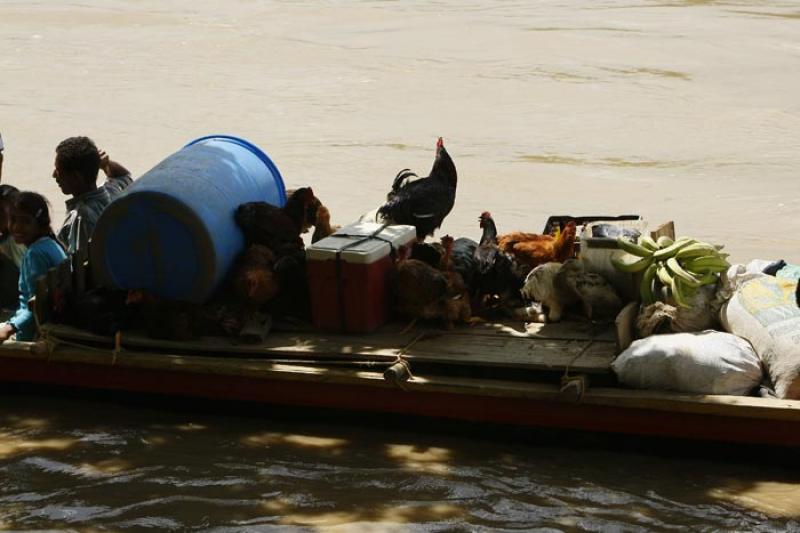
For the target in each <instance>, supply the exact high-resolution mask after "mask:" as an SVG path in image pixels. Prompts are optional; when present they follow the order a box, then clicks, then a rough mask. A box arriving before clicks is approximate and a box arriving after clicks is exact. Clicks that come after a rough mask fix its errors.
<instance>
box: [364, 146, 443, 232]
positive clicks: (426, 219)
mask: <svg viewBox="0 0 800 533" xmlns="http://www.w3.org/2000/svg"><path fill="white" fill-rule="evenodd" d="M457 184H458V175H457V172H456V166H455V164H454V163H453V160H452V159H451V158H450V155H449V154H448V153H447V150H446V149H445V147H444V141H443V140H442V138H441V137H439V140H438V141H437V143H436V159H435V160H434V162H433V168H431V172H430V175H428V176H427V177H425V178H417V176H416V174H414V173H413V172H411V171H410V170H408V169H404V170H402V171H400V173H399V174H398V175H397V177H395V180H394V183H393V184H392V190H391V191H390V192H389V194H388V195H387V201H386V203H385V204H383V205H382V206H381V207H380V208H378V217H379V218H380V219H381V220H382V221H384V222H388V223H390V224H408V225H411V226H414V227H415V228H416V229H417V239H418V240H424V239H425V237H427V236H429V235H433V232H434V231H436V229H437V228H439V227H440V226H441V225H442V221H443V220H444V218H445V217H446V216H447V215H448V214H449V213H450V211H451V210H452V209H453V204H454V203H455V200H456V186H457Z"/></svg>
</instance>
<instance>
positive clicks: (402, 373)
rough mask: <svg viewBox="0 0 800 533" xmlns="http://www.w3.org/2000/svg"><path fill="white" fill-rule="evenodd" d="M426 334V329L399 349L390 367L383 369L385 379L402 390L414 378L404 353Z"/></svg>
mask: <svg viewBox="0 0 800 533" xmlns="http://www.w3.org/2000/svg"><path fill="white" fill-rule="evenodd" d="M424 336H425V332H424V331H422V332H420V333H418V334H417V336H416V337H414V339H413V340H412V341H411V342H409V343H408V344H406V345H405V346H403V347H402V348H400V350H398V352H397V359H395V360H394V362H392V363H391V364H390V365H389V368H387V369H386V370H384V371H383V379H385V380H386V381H388V382H389V383H391V384H393V385H395V386H397V387H398V388H400V389H401V390H406V383H407V382H408V381H410V380H412V379H414V374H412V373H411V363H409V362H408V359H406V358H405V357H403V355H404V354H405V353H406V352H408V350H410V349H411V347H412V346H414V344H416V343H417V341H419V340H420V339H421V338H422V337H424Z"/></svg>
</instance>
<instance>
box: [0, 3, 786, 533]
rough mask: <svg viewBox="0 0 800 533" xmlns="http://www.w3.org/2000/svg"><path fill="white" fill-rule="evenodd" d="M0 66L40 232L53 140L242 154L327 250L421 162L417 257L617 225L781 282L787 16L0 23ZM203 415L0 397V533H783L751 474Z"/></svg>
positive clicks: (151, 17) (422, 430)
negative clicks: (490, 218) (270, 162)
mask: <svg viewBox="0 0 800 533" xmlns="http://www.w3.org/2000/svg"><path fill="white" fill-rule="evenodd" d="M0 46H2V53H0V134H2V136H3V140H4V144H5V146H6V150H5V164H4V167H3V176H2V179H3V182H4V183H11V184H14V185H17V186H18V187H20V188H28V189H34V190H38V191H40V192H43V193H45V194H46V195H47V196H48V197H49V198H50V200H51V202H52V203H53V209H54V211H55V217H54V218H55V219H56V220H59V219H60V217H61V216H63V213H64V208H63V197H61V196H60V194H59V191H58V188H57V187H56V185H55V182H54V181H53V180H52V178H51V177H50V174H51V172H52V162H53V156H54V148H55V146H56V144H57V143H58V142H59V141H60V140H62V139H63V138H65V137H67V136H70V135H75V134H85V135H89V136H91V137H93V138H94V139H95V140H96V141H97V143H98V144H99V145H100V146H101V147H102V148H104V149H106V150H107V151H108V152H109V154H110V155H111V156H112V157H113V158H115V159H117V160H119V161H120V162H122V163H124V164H125V165H126V166H128V167H129V168H130V169H131V170H132V171H133V172H134V175H140V174H142V173H144V172H146V171H147V170H148V169H149V168H151V167H152V166H154V165H155V164H156V163H158V162H159V161H160V160H161V159H163V158H164V157H166V156H167V155H169V154H170V153H172V152H174V151H175V150H177V149H178V148H180V147H181V146H183V145H184V144H185V143H186V142H188V141H189V140H191V139H193V138H195V137H199V136H201V135H206V134H209V133H228V134H234V135H238V136H242V137H245V138H247V139H249V140H251V141H253V142H255V143H256V144H258V145H259V146H260V147H261V148H263V149H264V151H266V152H267V153H268V154H269V155H270V156H271V157H272V158H273V159H274V161H275V162H276V164H277V166H278V167H279V168H280V169H281V172H282V173H283V176H284V178H285V180H286V182H287V184H288V185H289V186H299V185H305V184H310V185H312V186H313V187H314V191H315V192H316V193H317V195H318V196H319V197H320V198H322V200H323V201H324V202H325V203H326V204H327V205H328V206H329V208H330V210H331V212H332V218H333V221H334V222H335V223H346V222H349V221H351V220H353V219H354V218H355V217H356V216H357V215H358V214H360V213H362V212H364V211H367V210H369V209H371V208H373V207H375V206H376V205H377V204H378V203H379V202H380V201H381V199H382V198H383V197H384V196H385V193H386V191H387V189H388V187H389V185H390V184H391V180H392V178H393V177H394V175H395V174H396V172H397V171H398V170H399V169H401V168H405V167H410V168H412V169H415V170H418V171H419V172H423V173H424V172H427V170H428V168H429V166H430V164H431V161H432V158H433V151H434V143H435V140H436V137H437V136H440V135H441V136H444V138H445V142H446V144H447V147H448V149H449V151H450V153H451V155H452V156H453V158H454V160H455V162H456V165H457V166H458V170H459V185H458V197H457V201H456V205H455V208H454V210H453V212H452V214H451V215H450V216H449V217H448V219H447V220H446V221H445V224H444V226H443V227H442V230H441V233H440V234H444V233H445V232H446V233H450V234H453V235H456V236H472V237H473V238H474V237H476V236H477V235H478V233H479V228H478V227H477V217H478V215H479V214H480V213H481V212H482V211H486V210H489V211H491V212H492V214H493V215H494V218H495V220H496V221H497V223H498V226H499V228H500V230H501V231H503V230H504V229H507V230H514V229H526V230H533V231H538V230H541V228H542V226H543V224H544V221H545V220H546V218H547V216H548V215H551V214H573V215H582V214H598V213H599V214H620V213H638V214H641V215H643V216H645V217H646V218H647V219H648V220H649V221H651V222H652V223H653V224H658V223H660V222H663V221H666V220H670V219H671V220H675V222H676V227H677V230H678V233H679V234H685V235H691V236H694V237H697V238H701V239H704V240H711V241H714V242H717V243H723V244H725V245H726V246H727V249H728V250H729V251H730V252H731V259H733V260H735V261H746V260H749V259H753V258H766V259H773V258H784V259H786V260H788V261H793V262H795V263H798V262H800V216H798V213H799V212H800V182H798V169H800V97H798V95H800V74H799V73H800V4H799V3H798V2H797V1H793V0H792V1H789V0H787V1H779V0H766V1H759V0H747V1H745V0H742V1H713V0H707V1H702V0H686V1H681V0H653V1H625V0H599V1H592V2H580V1H574V0H562V1H549V0H548V1H541V2H522V1H513V0H509V1H502V2H501V1H489V0H465V1H461V2H457V1H447V0H444V1H436V2H433V1H431V2H422V1H418V0H407V1H403V2H394V1H381V0H371V1H356V0H340V1H334V0H330V1H326V0H301V1H285V2H281V1H267V0H232V1H229V2H212V1H209V0H175V1H171V2H158V1H155V0H138V1H132V0H85V1H82V2H67V1H59V0H57V1H48V2H44V1H35V0H34V1H15V0H0ZM167 403H169V402H167ZM202 411H204V410H201V412H200V413H193V412H192V411H191V410H186V409H185V408H184V409H179V410H165V409H162V408H159V406H158V404H155V405H139V404H135V405H129V404H125V403H116V402H111V401H109V400H107V399H98V398H94V399H85V398H84V399H63V398H54V397H51V396H45V395H41V394H34V395H30V394H29V395H24V394H23V395H20V394H16V393H15V394H11V393H7V394H6V393H4V394H3V395H0V529H8V530H47V529H65V530H77V531H89V530H126V529H130V530H147V529H149V530H153V531H165V530H178V531H184V530H191V529H197V530H214V531H272V530H280V531H285V530H288V528H289V527H290V526H291V527H295V528H296V529H297V530H299V531H314V530H334V531H392V530H396V531H409V530H411V531H465V530H466V531H494V530H509V531H510V530H516V531H529V530H534V529H537V528H540V529H542V530H545V531H551V530H566V531H573V530H598V531H650V530H680V531H684V530H687V529H692V530H702V531H717V530H738V531H774V530H780V531H784V530H788V531H791V530H800V523H798V522H797V518H796V517H798V516H800V504H799V503H798V502H800V488H798V485H797V484H796V483H795V481H796V480H797V477H798V476H797V475H796V472H797V469H796V466H794V465H792V464H791V462H786V463H785V464H784V463H781V462H780V461H778V462H777V463H776V461H771V462H769V463H767V464H764V459H765V458H766V456H767V455H769V454H765V453H764V452H763V451H760V452H753V454H752V455H746V454H745V455H744V456H742V455H741V454H739V455H737V456H736V457H726V458H724V459H722V458H717V456H716V455H715V454H714V453H711V454H709V453H705V452H706V450H705V447H703V446H702V445H698V447H697V448H695V449H694V451H693V450H692V449H691V448H689V449H685V450H683V452H682V453H672V450H670V449H669V447H667V449H666V450H664V449H653V448H652V443H651V444H647V445H637V446H630V445H627V443H626V442H625V441H622V442H618V443H616V444H614V443H611V444H609V443H608V442H603V443H599V444H598V445H597V446H595V445H594V444H595V443H594V441H593V440H592V438H590V437H574V436H570V437H568V438H567V437H565V440H564V442H561V441H560V440H559V438H554V437H553V436H543V437H542V438H538V437H537V436H536V435H534V436H531V435H527V434H526V435H524V436H522V435H520V436H516V435H515V434H511V435H510V436H509V437H508V438H499V437H498V436H497V432H493V431H481V430H476V431H472V432H466V433H465V432H462V431H460V430H459V431H455V430H454V431H449V430H445V429H443V428H438V427H429V426H418V425H417V424H415V423H410V422H405V423H403V424H400V425H398V424H390V425H388V426H381V425H375V424H373V423H372V422H370V421H359V420H358V419H355V420H352V419H348V420H347V421H342V420H338V419H337V420H329V419H328V417H327V416H321V417H309V416H303V417H302V418H298V419H294V418H291V417H290V418H285V417H283V418H275V417H274V416H273V415H274V414H275V413H273V412H270V410H269V409H266V408H264V409H262V410H256V411H255V412H253V411H252V410H251V411H248V412H247V413H246V414H245V413H240V412H239V411H238V410H233V412H231V413H226V412H218V411H215V412H214V413H213V414H202ZM700 452H703V453H700Z"/></svg>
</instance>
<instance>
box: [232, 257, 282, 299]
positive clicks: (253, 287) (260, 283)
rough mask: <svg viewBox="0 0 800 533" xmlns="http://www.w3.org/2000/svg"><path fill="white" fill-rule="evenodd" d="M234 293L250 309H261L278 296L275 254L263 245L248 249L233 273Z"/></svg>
mask: <svg viewBox="0 0 800 533" xmlns="http://www.w3.org/2000/svg"><path fill="white" fill-rule="evenodd" d="M232 284H233V293H234V294H235V296H236V298H237V300H238V301H239V302H241V303H244V304H245V306H246V307H249V308H256V309H257V308H259V307H261V306H262V305H264V304H265V303H267V302H268V301H270V300H271V299H272V298H274V297H275V295H276V294H278V291H279V290H280V287H279V285H278V278H277V276H276V274H275V254H273V253H272V250H270V249H269V248H267V247H266V246H263V245H261V244H254V245H252V246H250V247H249V248H247V250H245V251H244V253H243V254H242V255H241V256H240V258H239V261H238V262H237V265H236V268H235V269H234V271H233V280H232Z"/></svg>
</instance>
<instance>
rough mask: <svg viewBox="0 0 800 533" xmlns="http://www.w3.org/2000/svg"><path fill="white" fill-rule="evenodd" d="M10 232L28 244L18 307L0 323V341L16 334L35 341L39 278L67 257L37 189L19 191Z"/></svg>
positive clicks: (19, 240)
mask: <svg viewBox="0 0 800 533" xmlns="http://www.w3.org/2000/svg"><path fill="white" fill-rule="evenodd" d="M10 228H11V235H12V237H14V241H15V242H16V243H17V244H24V245H25V246H27V247H28V249H27V251H26V252H25V255H24V256H23V258H22V264H21V265H20V268H19V307H18V308H17V312H16V313H15V314H14V316H13V317H11V319H10V320H9V321H8V322H6V323H4V324H2V325H0V342H2V341H5V340H7V339H8V338H9V337H11V335H14V334H15V333H16V335H17V340H18V341H32V340H33V338H34V336H35V334H36V321H35V319H34V317H33V313H32V312H31V310H30V309H28V300H30V299H31V298H32V297H33V294H34V290H35V287H36V280H37V279H38V278H39V277H40V276H44V275H45V274H47V271H48V270H50V269H51V268H53V267H54V266H57V265H58V264H59V263H61V262H62V261H64V260H65V259H66V258H67V255H66V254H65V253H64V250H63V248H61V245H60V244H58V242H57V241H56V239H55V235H54V234H53V229H52V228H51V227H50V211H49V209H48V205H47V200H46V199H45V197H44V196H42V195H41V194H37V193H35V192H22V193H19V195H18V196H17V198H16V200H15V201H14V206H13V208H12V210H11V225H10Z"/></svg>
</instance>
